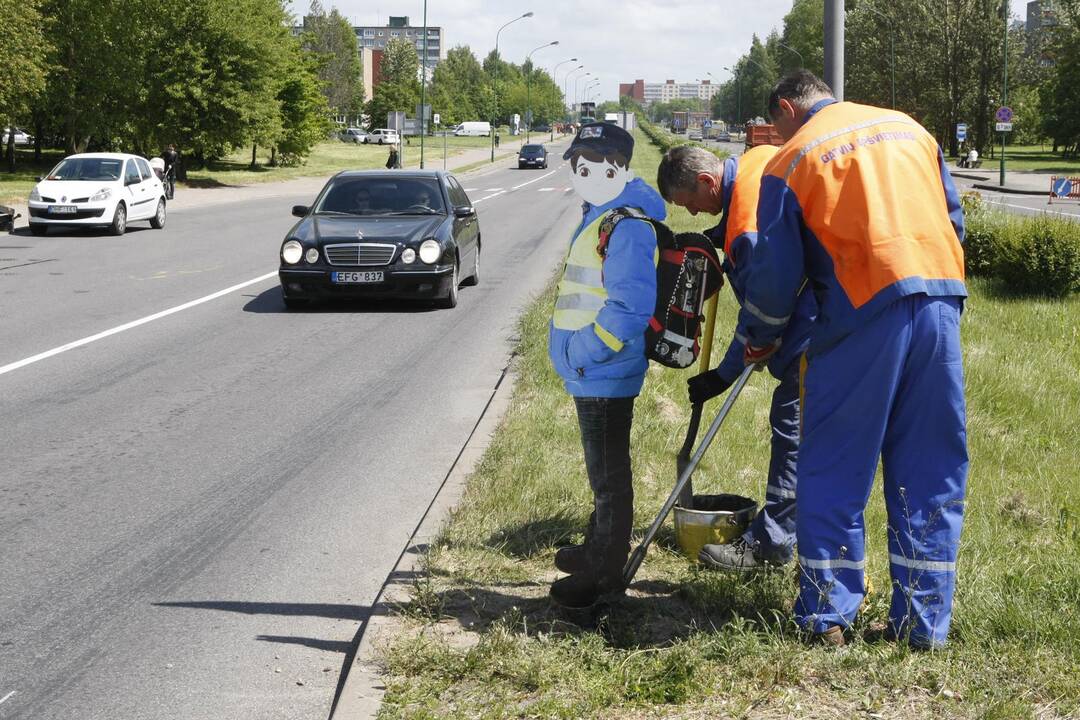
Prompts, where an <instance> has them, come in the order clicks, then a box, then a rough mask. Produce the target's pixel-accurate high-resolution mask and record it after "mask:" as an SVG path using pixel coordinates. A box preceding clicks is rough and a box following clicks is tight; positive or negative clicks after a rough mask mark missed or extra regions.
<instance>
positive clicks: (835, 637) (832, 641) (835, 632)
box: [810, 625, 845, 647]
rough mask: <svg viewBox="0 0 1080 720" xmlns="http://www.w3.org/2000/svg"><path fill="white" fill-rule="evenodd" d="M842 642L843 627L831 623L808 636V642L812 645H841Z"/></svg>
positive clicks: (842, 644)
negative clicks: (820, 630)
mask: <svg viewBox="0 0 1080 720" xmlns="http://www.w3.org/2000/svg"><path fill="white" fill-rule="evenodd" d="M844 642H845V640H844V628H842V627H840V626H839V625H831V626H829V628H828V629H826V630H824V631H822V632H819V633H814V634H812V635H811V636H810V643H811V644H812V645H825V646H827V647H843V646H844Z"/></svg>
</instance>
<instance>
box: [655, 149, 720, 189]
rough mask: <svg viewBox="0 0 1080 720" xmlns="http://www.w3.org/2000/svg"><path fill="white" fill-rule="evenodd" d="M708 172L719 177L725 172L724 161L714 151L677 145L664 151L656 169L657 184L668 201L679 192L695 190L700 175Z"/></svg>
mask: <svg viewBox="0 0 1080 720" xmlns="http://www.w3.org/2000/svg"><path fill="white" fill-rule="evenodd" d="M701 173H708V174H709V175H714V176H716V177H717V178H722V177H723V174H724V161H723V160H721V159H720V158H718V157H717V156H716V155H715V154H714V153H711V152H709V151H708V150H706V149H704V148H700V147H697V146H695V145H676V146H675V147H673V148H671V149H670V150H668V151H667V152H666V153H664V157H663V158H661V159H660V167H659V168H657V170H656V186H657V187H658V188H659V190H660V195H661V196H663V198H664V199H665V200H667V201H668V202H674V201H673V200H672V199H671V197H672V195H673V194H674V193H677V192H693V191H694V188H695V187H696V186H697V179H698V175H700V174H701Z"/></svg>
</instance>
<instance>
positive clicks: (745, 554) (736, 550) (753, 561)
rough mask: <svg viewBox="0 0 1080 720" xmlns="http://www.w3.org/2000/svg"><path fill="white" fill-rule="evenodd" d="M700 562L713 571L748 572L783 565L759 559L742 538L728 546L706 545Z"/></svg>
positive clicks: (700, 554)
mask: <svg viewBox="0 0 1080 720" xmlns="http://www.w3.org/2000/svg"><path fill="white" fill-rule="evenodd" d="M698 560H699V561H700V562H701V563H702V564H703V565H705V567H708V568H711V569H713V570H730V571H734V572H748V571H750V570H761V569H763V568H769V567H778V566H779V565H781V564H783V563H771V562H768V561H766V560H763V559H761V558H760V557H758V556H757V555H756V554H755V553H754V551H753V548H751V547H750V545H749V543H747V542H746V540H744V539H743V538H742V537H741V536H740V537H737V538H735V539H734V540H732V541H731V543H730V544H727V545H705V546H704V547H702V548H701V552H699V553H698Z"/></svg>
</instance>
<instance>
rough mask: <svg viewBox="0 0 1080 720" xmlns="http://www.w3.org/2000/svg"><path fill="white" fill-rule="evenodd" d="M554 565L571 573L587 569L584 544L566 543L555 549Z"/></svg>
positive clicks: (587, 556) (586, 554) (587, 557)
mask: <svg viewBox="0 0 1080 720" xmlns="http://www.w3.org/2000/svg"><path fill="white" fill-rule="evenodd" d="M555 567H557V568H558V569H559V570H561V571H562V572H564V573H568V574H570V575H573V574H574V573H583V572H585V571H587V570H588V569H589V555H588V551H587V550H586V547H585V545H567V546H565V547H561V548H559V549H558V550H556V551H555Z"/></svg>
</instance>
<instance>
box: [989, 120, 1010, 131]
mask: <svg viewBox="0 0 1080 720" xmlns="http://www.w3.org/2000/svg"><path fill="white" fill-rule="evenodd" d="M1012 126H1013V124H1012V123H1011V122H999V123H997V124H996V125H994V131H995V132H1012Z"/></svg>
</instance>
